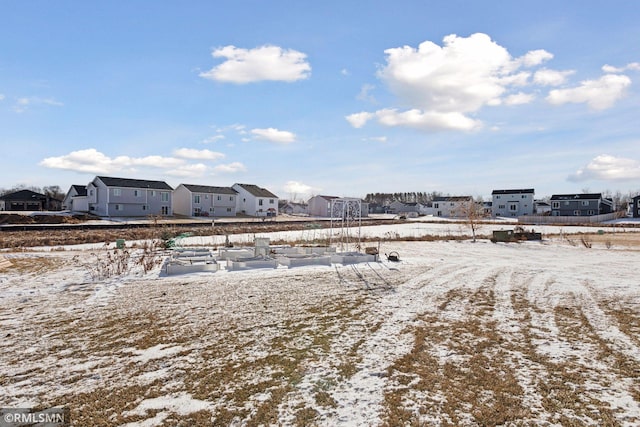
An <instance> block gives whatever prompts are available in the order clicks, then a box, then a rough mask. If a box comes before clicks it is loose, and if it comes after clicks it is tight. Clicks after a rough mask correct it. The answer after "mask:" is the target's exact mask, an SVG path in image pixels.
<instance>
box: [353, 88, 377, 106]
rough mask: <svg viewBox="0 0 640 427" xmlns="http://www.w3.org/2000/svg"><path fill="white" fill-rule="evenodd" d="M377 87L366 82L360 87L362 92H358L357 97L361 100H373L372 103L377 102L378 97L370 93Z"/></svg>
mask: <svg viewBox="0 0 640 427" xmlns="http://www.w3.org/2000/svg"><path fill="white" fill-rule="evenodd" d="M375 88H376V87H375V86H374V85H370V84H368V83H365V84H363V85H362V88H361V89H360V93H358V95H357V96H356V99H359V100H360V101H367V102H371V103H372V104H375V103H376V98H375V97H374V96H373V95H371V94H370V92H371V91H372V90H373V89H375Z"/></svg>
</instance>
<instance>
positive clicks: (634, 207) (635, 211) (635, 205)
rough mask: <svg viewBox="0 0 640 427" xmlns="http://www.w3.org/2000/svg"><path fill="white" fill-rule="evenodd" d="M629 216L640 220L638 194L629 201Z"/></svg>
mask: <svg viewBox="0 0 640 427" xmlns="http://www.w3.org/2000/svg"><path fill="white" fill-rule="evenodd" d="M630 206H631V216H632V217H634V218H640V194H638V195H637V196H636V197H634V198H633V199H631V202H630Z"/></svg>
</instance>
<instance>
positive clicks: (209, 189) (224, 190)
mask: <svg viewBox="0 0 640 427" xmlns="http://www.w3.org/2000/svg"><path fill="white" fill-rule="evenodd" d="M182 186H183V187H184V188H186V189H187V190H189V191H191V192H192V193H209V194H233V195H235V194H238V192H237V191H236V190H234V189H233V188H231V187H216V186H212V185H194V184H182Z"/></svg>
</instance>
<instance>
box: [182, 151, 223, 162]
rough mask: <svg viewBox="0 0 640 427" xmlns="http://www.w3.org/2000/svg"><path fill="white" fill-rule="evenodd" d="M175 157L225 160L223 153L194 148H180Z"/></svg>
mask: <svg viewBox="0 0 640 427" xmlns="http://www.w3.org/2000/svg"><path fill="white" fill-rule="evenodd" d="M173 154H174V156H176V157H180V158H183V159H193V160H219V159H222V158H224V154H223V153H218V152H216V151H211V150H196V149H193V148H179V149H177V150H175V151H174V152H173Z"/></svg>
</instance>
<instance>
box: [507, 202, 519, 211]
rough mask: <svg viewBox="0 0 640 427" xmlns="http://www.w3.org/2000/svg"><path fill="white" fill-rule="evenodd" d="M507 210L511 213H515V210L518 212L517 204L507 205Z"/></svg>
mask: <svg viewBox="0 0 640 427" xmlns="http://www.w3.org/2000/svg"><path fill="white" fill-rule="evenodd" d="M509 210H510V211H511V212H515V211H517V210H518V205H517V204H515V203H511V204H510V205H509Z"/></svg>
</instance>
